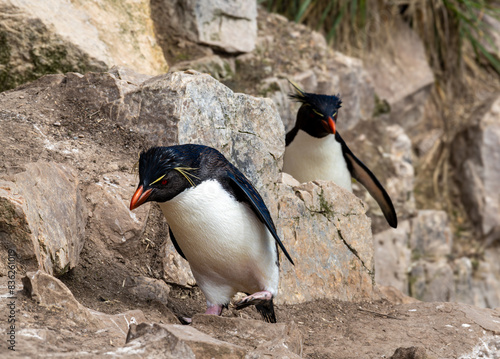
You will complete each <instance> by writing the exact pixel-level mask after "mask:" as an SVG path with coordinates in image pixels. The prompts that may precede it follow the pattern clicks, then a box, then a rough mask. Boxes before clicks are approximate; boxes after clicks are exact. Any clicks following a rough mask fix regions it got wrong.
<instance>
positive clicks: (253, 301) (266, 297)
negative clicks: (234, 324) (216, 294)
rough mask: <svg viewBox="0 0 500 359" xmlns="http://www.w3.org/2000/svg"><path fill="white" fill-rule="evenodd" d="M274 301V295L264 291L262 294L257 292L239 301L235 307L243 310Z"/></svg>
mask: <svg viewBox="0 0 500 359" xmlns="http://www.w3.org/2000/svg"><path fill="white" fill-rule="evenodd" d="M272 300H273V295H272V294H271V293H270V292H268V291H267V290H264V291H262V292H257V293H254V294H252V295H249V296H247V297H245V298H243V299H242V300H239V301H237V302H236V303H234V305H235V306H236V309H243V308H246V307H248V306H249V305H262V304H265V303H267V302H269V301H272Z"/></svg>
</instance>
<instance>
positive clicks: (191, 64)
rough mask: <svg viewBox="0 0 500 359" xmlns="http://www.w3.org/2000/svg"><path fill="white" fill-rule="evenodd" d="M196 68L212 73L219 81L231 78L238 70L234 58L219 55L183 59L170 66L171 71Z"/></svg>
mask: <svg viewBox="0 0 500 359" xmlns="http://www.w3.org/2000/svg"><path fill="white" fill-rule="evenodd" d="M191 69H192V70H196V71H199V72H203V73H207V74H210V75H212V77H213V78H214V79H217V80H219V81H222V80H231V79H232V78H233V77H234V75H235V72H236V65H235V60H234V59H233V58H222V57H220V56H217V55H211V56H205V57H202V58H199V59H196V60H193V61H183V62H179V63H176V64H175V65H173V66H172V67H170V71H185V70H191Z"/></svg>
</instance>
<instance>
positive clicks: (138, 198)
mask: <svg viewBox="0 0 500 359" xmlns="http://www.w3.org/2000/svg"><path fill="white" fill-rule="evenodd" d="M151 191H152V189H151V188H150V189H147V190H146V191H144V188H143V187H142V185H140V186H139V188H137V190H136V191H135V193H134V195H133V196H132V200H131V201H130V210H133V209H136V208H137V207H139V206H140V205H142V204H143V203H144V202H146V200H147V199H148V197H149V195H150V194H151Z"/></svg>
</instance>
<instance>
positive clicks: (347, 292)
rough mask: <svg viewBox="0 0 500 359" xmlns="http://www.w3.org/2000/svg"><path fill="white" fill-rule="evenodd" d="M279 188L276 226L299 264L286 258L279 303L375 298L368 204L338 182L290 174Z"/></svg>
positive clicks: (282, 271)
mask: <svg viewBox="0 0 500 359" xmlns="http://www.w3.org/2000/svg"><path fill="white" fill-rule="evenodd" d="M282 176H283V177H282V183H281V184H279V185H278V186H277V188H276V190H275V191H274V192H273V194H274V195H275V198H277V199H279V200H278V203H277V207H278V215H277V216H276V217H275V222H276V226H277V228H278V230H279V232H280V233H282V235H281V238H282V239H283V240H284V243H285V246H286V247H287V249H288V251H289V253H290V255H291V257H292V258H295V259H296V265H295V266H292V265H291V264H290V263H288V262H287V261H286V260H284V259H282V261H281V262H282V265H281V280H280V286H279V292H280V294H279V296H278V297H277V298H276V300H277V303H287V304H293V303H301V302H304V301H309V300H314V299H319V298H333V299H340V300H369V299H370V298H375V297H376V295H375V293H374V287H373V285H374V283H373V282H374V261H373V245H372V239H371V229H370V220H369V219H368V218H367V217H366V215H365V211H366V207H365V205H364V203H363V202H362V201H361V200H359V199H358V198H357V197H356V196H354V195H353V194H352V193H350V192H348V191H346V190H344V189H342V188H341V187H339V186H337V185H336V184H335V183H333V182H326V181H314V182H308V183H304V184H299V183H298V182H297V181H295V180H294V179H293V178H292V177H291V176H290V175H288V174H286V173H284V174H283V175H282Z"/></svg>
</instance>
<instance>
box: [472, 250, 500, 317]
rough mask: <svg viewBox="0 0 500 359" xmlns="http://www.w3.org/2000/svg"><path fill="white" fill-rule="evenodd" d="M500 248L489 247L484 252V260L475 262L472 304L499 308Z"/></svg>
mask: <svg viewBox="0 0 500 359" xmlns="http://www.w3.org/2000/svg"><path fill="white" fill-rule="evenodd" d="M499 255H500V249H499V248H497V247H495V248H488V249H486V250H485V253H484V260H480V261H477V262H476V263H475V266H476V267H477V268H475V271H474V272H473V275H472V278H471V286H472V288H471V294H472V296H473V301H472V303H471V304H474V305H477V306H479V307H486V308H497V307H499V306H500V283H499V281H498V278H500V263H499V261H498V258H499V257H498V256H499Z"/></svg>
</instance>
